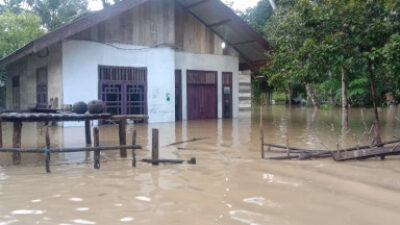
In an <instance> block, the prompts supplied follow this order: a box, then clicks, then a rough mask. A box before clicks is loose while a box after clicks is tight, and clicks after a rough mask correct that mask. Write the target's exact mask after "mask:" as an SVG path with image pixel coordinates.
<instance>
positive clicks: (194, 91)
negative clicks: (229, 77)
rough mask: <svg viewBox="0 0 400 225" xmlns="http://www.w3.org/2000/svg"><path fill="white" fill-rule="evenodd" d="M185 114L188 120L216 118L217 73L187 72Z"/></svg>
mask: <svg viewBox="0 0 400 225" xmlns="http://www.w3.org/2000/svg"><path fill="white" fill-rule="evenodd" d="M187 112H188V119H189V120H200V119H215V118H217V117H218V102H217V72H214V71H193V70H189V71H187Z"/></svg>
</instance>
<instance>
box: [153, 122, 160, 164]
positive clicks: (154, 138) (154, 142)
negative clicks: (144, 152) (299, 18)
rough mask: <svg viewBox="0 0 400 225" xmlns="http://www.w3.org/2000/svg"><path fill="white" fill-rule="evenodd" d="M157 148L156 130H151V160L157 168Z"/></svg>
mask: <svg viewBox="0 0 400 225" xmlns="http://www.w3.org/2000/svg"><path fill="white" fill-rule="evenodd" d="M158 148H159V143H158V129H153V130H152V148H151V158H152V160H153V161H154V162H153V165H154V166H157V165H158V162H156V161H157V160H158V156H159V154H158Z"/></svg>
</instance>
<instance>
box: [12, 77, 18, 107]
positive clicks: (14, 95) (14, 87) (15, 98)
mask: <svg viewBox="0 0 400 225" xmlns="http://www.w3.org/2000/svg"><path fill="white" fill-rule="evenodd" d="M11 82H12V108H13V110H19V109H20V88H19V86H20V84H19V76H14V77H12V81H11Z"/></svg>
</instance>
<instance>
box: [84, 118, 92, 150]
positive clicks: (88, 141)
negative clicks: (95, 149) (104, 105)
mask: <svg viewBox="0 0 400 225" xmlns="http://www.w3.org/2000/svg"><path fill="white" fill-rule="evenodd" d="M85 137H86V147H89V146H92V137H91V134H90V120H85Z"/></svg>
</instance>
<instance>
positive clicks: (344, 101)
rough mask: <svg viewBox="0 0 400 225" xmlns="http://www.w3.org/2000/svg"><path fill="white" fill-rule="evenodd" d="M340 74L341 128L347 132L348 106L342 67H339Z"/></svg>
mask: <svg viewBox="0 0 400 225" xmlns="http://www.w3.org/2000/svg"><path fill="white" fill-rule="evenodd" d="M340 72H341V75H342V109H343V128H345V129H346V130H347V129H348V128H349V105H348V103H347V85H346V76H345V73H344V67H343V65H342V66H341V67H340Z"/></svg>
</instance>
